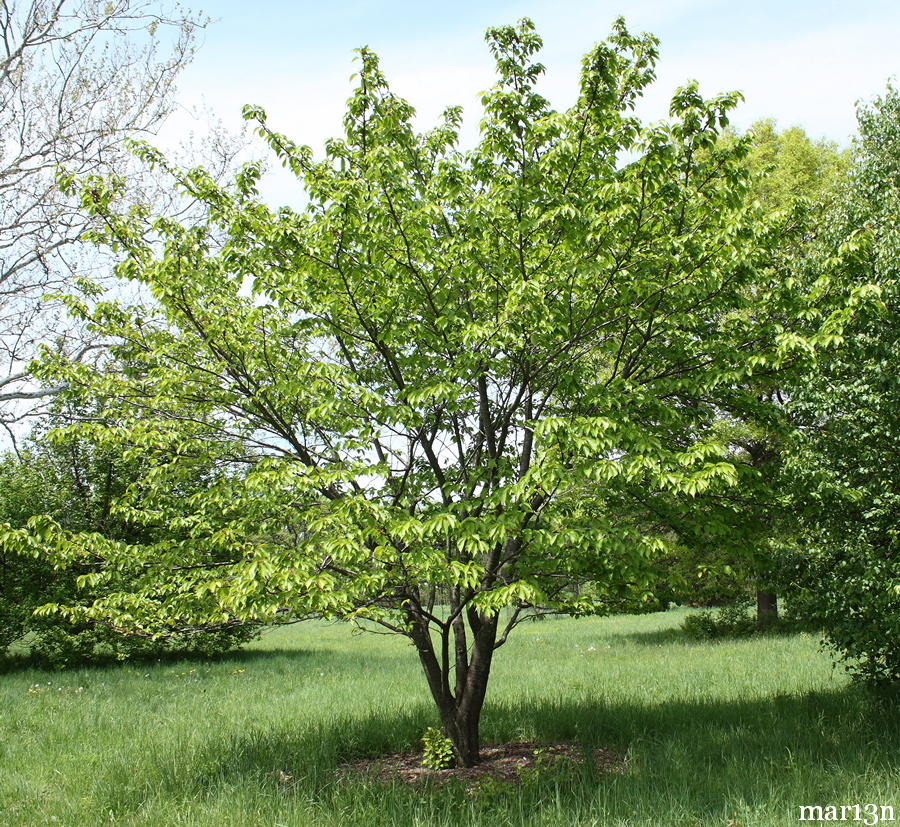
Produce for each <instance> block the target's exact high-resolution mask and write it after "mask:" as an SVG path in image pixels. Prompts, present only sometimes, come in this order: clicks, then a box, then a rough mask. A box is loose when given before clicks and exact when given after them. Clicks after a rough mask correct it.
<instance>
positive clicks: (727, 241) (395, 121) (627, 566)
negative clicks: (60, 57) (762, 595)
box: [5, 20, 856, 765]
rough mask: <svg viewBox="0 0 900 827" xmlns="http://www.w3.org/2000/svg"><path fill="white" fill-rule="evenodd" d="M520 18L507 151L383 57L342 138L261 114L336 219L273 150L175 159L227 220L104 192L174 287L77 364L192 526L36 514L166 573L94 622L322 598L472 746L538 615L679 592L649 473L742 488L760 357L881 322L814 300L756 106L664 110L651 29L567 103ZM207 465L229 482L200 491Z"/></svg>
mask: <svg viewBox="0 0 900 827" xmlns="http://www.w3.org/2000/svg"><path fill="white" fill-rule="evenodd" d="M487 39H488V43H489V45H490V48H491V51H492V52H493V54H494V57H495V59H496V66H497V81H496V83H495V84H494V86H493V87H492V88H491V89H490V91H488V92H487V93H485V95H484V97H483V99H482V102H483V105H484V119H483V121H482V126H481V136H480V141H479V143H478V145H477V146H476V147H475V148H474V149H471V150H466V151H463V150H460V149H458V148H457V146H456V143H457V129H458V125H459V122H460V115H461V113H460V110H459V109H458V108H455V107H451V108H449V109H447V110H446V112H445V114H444V117H443V120H442V122H441V123H440V124H439V125H438V126H436V127H435V128H433V129H431V130H429V131H426V132H417V131H416V130H415V129H414V127H413V125H412V118H413V114H414V112H413V109H412V107H411V106H410V105H409V104H408V103H407V102H406V101H404V100H402V99H401V98H399V97H397V96H395V95H394V94H393V93H392V92H391V91H390V88H389V86H388V84H387V81H386V79H385V78H384V76H383V75H382V73H381V71H380V69H379V64H378V60H377V58H376V56H375V55H374V54H373V53H372V52H370V51H369V50H367V49H362V50H360V52H359V72H358V75H357V83H356V88H355V90H354V93H353V95H352V97H351V99H350V100H349V102H348V106H347V113H346V116H345V119H344V126H345V132H344V135H343V136H342V137H341V138H336V139H333V140H331V141H329V142H328V143H327V144H326V146H325V152H324V155H323V156H319V157H317V156H316V155H315V153H314V152H313V151H312V150H311V149H309V148H308V147H305V146H302V145H299V144H296V143H294V142H293V141H291V140H290V139H289V138H287V137H286V136H284V135H281V134H279V133H278V132H276V131H274V130H273V129H272V128H271V127H270V126H269V124H268V122H267V120H266V116H265V113H264V112H263V111H262V110H260V109H259V108H256V107H248V108H247V110H246V116H247V117H248V118H250V119H252V120H254V121H255V122H256V124H257V127H258V131H259V133H260V135H261V136H262V137H263V138H264V139H265V140H266V141H267V143H268V144H269V145H270V147H271V148H272V150H273V151H274V152H275V153H276V155H277V156H278V158H279V159H280V160H281V161H282V163H283V164H284V165H285V166H287V167H288V168H290V169H291V170H292V171H293V172H294V173H295V175H296V176H297V178H298V180H299V181H300V182H301V184H302V186H303V187H304V190H305V193H306V196H307V198H308V206H307V207H306V208H305V209H304V210H302V211H294V210H291V209H288V208H281V209H278V210H273V209H270V208H269V207H267V206H265V205H264V204H262V203H261V202H260V201H259V200H258V198H257V195H256V189H255V187H256V182H257V180H258V178H259V175H260V170H259V167H258V166H255V165H249V166H247V167H245V168H244V169H243V171H242V172H241V174H240V175H239V176H238V177H237V179H236V181H235V183H234V186H233V187H230V188H223V187H221V186H219V185H217V184H216V183H215V182H214V181H213V180H212V178H211V177H210V176H209V175H208V174H206V173H205V172H204V171H203V170H202V169H193V170H189V171H186V172H182V171H178V170H173V171H172V172H173V174H174V175H175V177H176V180H177V182H178V184H179V185H180V186H181V187H183V188H184V189H185V190H186V191H187V193H188V194H189V195H190V196H192V197H196V198H199V199H200V200H202V201H203V202H204V203H205V204H206V205H207V208H208V211H207V215H206V220H205V221H204V222H199V223H192V224H189V225H186V224H182V223H180V222H178V221H175V220H172V219H169V218H158V219H154V218H153V217H152V216H149V215H148V214H147V213H146V212H140V211H134V210H132V211H130V212H124V213H123V212H117V211H116V201H115V187H114V186H112V185H110V184H109V183H108V182H104V181H102V180H100V179H91V180H89V181H88V182H87V184H86V185H84V186H83V187H82V189H81V190H80V191H81V193H82V198H83V201H84V204H85V206H86V207H88V208H90V209H92V210H93V211H94V212H95V213H96V214H98V215H100V216H102V218H103V219H104V221H105V223H106V226H107V228H108V229H107V231H106V232H105V233H104V234H103V239H104V240H105V241H106V242H107V243H109V244H111V245H112V246H113V247H114V249H115V250H116V251H117V252H118V253H119V254H120V256H121V264H120V265H119V268H118V272H119V274H120V275H121V276H123V277H126V278H130V279H134V280H137V281H139V282H140V283H141V284H143V285H145V286H146V287H147V288H149V290H150V291H152V294H153V296H154V298H155V302H156V304H155V306H154V307H153V308H152V309H148V308H146V307H143V306H141V307H137V306H126V305H124V304H122V303H104V304H101V305H100V306H99V307H96V308H89V307H87V306H84V305H80V304H79V303H78V302H77V300H74V299H73V300H72V301H71V306H72V310H73V312H75V313H76V314H81V315H82V316H84V318H85V321H86V322H87V323H88V324H90V325H91V326H92V327H93V329H94V330H96V331H97V332H99V333H102V334H103V335H104V336H106V337H108V338H110V339H112V340H115V341H118V342H119V343H120V344H119V345H117V346H116V348H115V356H116V358H117V359H118V360H119V362H120V363H121V364H123V365H125V366H126V369H125V370H124V371H104V370H102V369H100V368H98V367H96V366H90V365H80V364H72V363H68V364H67V363H65V362H64V361H62V360H59V359H52V358H50V359H48V364H47V366H46V367H45V372H46V375H47V376H48V377H52V378H54V379H57V380H58V379H63V380H64V381H65V382H67V383H69V384H70V386H71V387H73V388H78V389H79V392H85V393H89V394H91V395H92V396H93V397H94V398H96V399H97V400H98V401H99V404H101V405H102V407H103V410H104V414H105V417H106V420H107V422H112V423H115V424H114V425H110V424H104V423H103V422H95V423H84V424H82V425H81V426H80V428H79V432H80V433H81V434H82V435H89V436H90V438H91V439H93V440H95V441H96V442H97V443H98V444H101V445H102V444H104V443H107V442H108V443H111V444H115V445H123V444H124V445H127V446H128V451H126V459H127V458H128V457H129V456H134V457H141V458H142V461H143V462H144V464H145V468H146V474H145V476H144V479H143V480H142V481H141V482H140V483H139V484H134V485H132V486H130V487H129V489H128V492H127V493H126V494H125V496H124V497H123V498H122V499H121V500H120V501H119V502H118V503H117V504H116V506H115V508H116V509H117V513H119V514H122V515H127V517H128V519H131V520H136V521H139V522H144V523H148V524H161V523H165V524H167V525H170V526H174V527H177V528H178V529H179V530H180V531H183V532H184V535H183V539H171V538H170V539H167V540H165V541H163V542H155V543H154V542H151V543H125V542H115V541H111V540H109V539H106V538H101V537H98V536H86V535H84V534H73V533H66V532H62V531H60V530H59V529H58V527H56V526H54V525H53V524H52V523H47V522H43V523H33V525H32V533H31V534H30V535H28V536H26V535H25V533H22V532H20V533H16V532H7V533H6V535H5V537H6V540H7V542H10V541H12V542H20V543H26V544H27V543H29V542H30V543H32V544H34V546H35V547H37V545H40V544H41V543H47V542H52V543H54V544H55V545H56V546H57V547H58V548H59V550H60V551H61V552H62V554H63V555H64V556H69V557H71V558H73V559H78V557H79V556H80V555H84V554H94V555H98V556H101V557H102V558H103V559H105V560H107V561H108V564H109V569H110V571H112V570H120V571H121V570H133V571H134V572H135V579H134V580H132V582H137V583H138V584H139V585H140V588H137V589H136V590H134V591H130V592H128V593H119V594H115V593H113V594H109V595H107V596H105V597H104V598H103V599H100V600H98V601H96V602H95V603H94V604H93V605H92V606H91V607H88V608H86V609H85V608H81V609H74V610H71V611H72V612H73V613H75V614H76V615H77V616H81V617H84V616H87V617H93V618H101V617H102V618H104V619H106V620H108V621H110V622H112V623H114V624H118V625H120V626H123V627H137V628H141V627H142V626H143V625H145V624H149V622H150V621H149V619H150V618H154V619H158V618H160V617H162V618H164V619H165V620H166V621H167V622H171V623H174V622H176V621H177V620H178V619H180V618H190V619H191V621H192V622H194V623H198V622H199V623H203V622H207V623H210V624H212V623H221V622H223V621H226V620H228V619H229V618H241V619H251V620H257V621H262V622H271V621H277V620H278V619H285V618H292V617H296V616H306V615H309V614H319V615H324V616H328V617H342V618H348V619H353V620H356V621H359V622H361V623H365V624H367V625H368V626H370V627H372V628H379V627H380V628H381V629H382V630H384V631H390V632H394V633H397V634H400V635H405V636H406V637H408V638H409V639H410V640H411V642H412V643H413V644H414V646H415V647H416V650H417V653H418V656H419V658H420V660H421V663H422V666H423V669H424V672H425V676H426V679H427V683H428V686H429V688H430V691H431V693H432V696H433V697H434V700H435V702H436V705H437V707H438V710H439V712H440V715H441V719H442V723H443V725H444V729H445V731H446V733H447V735H448V736H449V737H450V738H451V739H452V741H453V744H454V752H455V755H456V759H457V761H458V762H459V763H461V764H463V765H470V764H472V763H474V762H476V761H477V760H478V755H479V753H478V721H479V716H480V713H481V708H482V704H483V702H484V697H485V692H486V688H487V681H488V675H489V673H490V666H491V661H492V658H493V654H494V651H495V650H496V649H497V648H498V647H500V646H502V644H503V642H504V641H505V640H506V638H507V635H508V634H509V633H510V631H511V630H512V629H513V628H514V627H515V626H516V624H517V623H519V622H521V621H522V620H523V619H524V618H526V617H528V616H530V615H533V614H535V613H541V612H545V611H556V612H590V611H606V610H609V609H610V607H612V606H615V605H616V604H617V601H620V600H622V599H624V598H626V597H628V598H633V597H634V596H635V595H638V596H639V595H641V594H642V593H644V592H646V591H647V590H648V589H649V587H650V585H651V584H652V582H653V561H654V559H655V557H656V556H657V555H659V554H660V553H661V552H662V551H663V550H664V549H665V547H666V543H667V534H666V533H665V532H663V531H655V530H653V526H652V523H651V522H650V521H648V520H646V519H643V518H644V517H645V516H646V515H642V514H635V511H634V507H633V503H634V498H633V492H634V489H635V487H636V486H640V487H642V488H643V489H644V490H646V491H649V492H654V493H665V494H666V495H667V496H671V497H674V498H678V499H680V500H684V499H689V498H691V497H694V496H696V495H698V494H700V493H703V492H706V493H712V492H715V491H718V490H727V488H728V487H729V486H730V485H731V484H733V483H734V481H735V480H736V478H737V475H736V470H735V464H734V457H733V453H732V452H730V450H729V448H728V446H727V445H726V444H725V442H724V440H723V439H722V435H721V433H720V432H719V431H718V430H717V429H716V428H715V427H713V425H714V423H715V422H716V421H717V420H718V419H719V418H720V417H721V415H722V412H723V411H748V410H751V409H753V410H756V411H757V412H758V413H759V415H762V414H763V412H764V410H765V408H766V406H768V405H770V404H771V402H770V400H767V399H766V398H765V397H763V398H760V396H759V394H758V393H757V392H756V388H755V386H754V384H753V383H752V382H750V381H749V380H750V379H751V377H754V378H756V377H759V376H761V375H765V374H767V373H773V374H774V373H775V372H777V371H778V370H779V369H780V368H781V366H783V365H784V364H786V363H788V362H791V361H793V360H797V359H802V358H805V356H806V355H808V354H809V353H811V352H814V351H815V349H816V348H817V347H818V346H819V345H822V344H827V343H828V342H830V341H832V340H833V339H834V338H835V337H837V336H839V335H840V331H841V329H842V327H843V324H844V323H845V321H846V319H847V317H848V314H849V312H850V311H849V310H848V308H847V307H841V308H838V309H837V310H834V311H833V312H831V311H829V312H823V311H822V310H821V309H820V306H822V302H823V296H827V295H828V293H829V290H830V289H831V284H830V280H829V276H828V274H827V272H826V273H823V274H822V275H821V277H820V278H819V279H817V280H816V281H815V282H814V283H812V284H808V285H802V286H803V289H802V290H801V289H800V287H801V285H800V283H799V282H798V281H797V280H793V279H784V278H783V277H782V275H783V271H782V270H781V269H780V268H779V260H780V257H782V256H784V255H787V252H786V250H787V249H788V247H789V242H790V239H791V233H793V232H795V229H793V228H792V226H791V225H790V224H789V223H785V222H782V221H776V220H768V219H766V217H765V216H764V215H763V214H762V212H761V211H760V210H759V209H758V208H757V207H755V206H754V205H753V204H752V203H751V202H750V200H749V199H748V198H747V193H748V188H749V186H750V181H749V178H748V173H747V166H746V163H745V159H746V157H747V154H748V152H749V151H750V148H751V141H750V139H749V138H748V137H746V136H744V137H740V138H738V139H736V140H733V141H728V142H722V141H720V140H719V137H720V136H721V134H722V130H723V129H724V128H725V127H726V125H727V123H728V117H729V113H730V111H731V110H732V109H733V107H734V106H735V105H736V104H737V103H738V101H739V98H740V96H739V95H738V94H735V93H730V94H723V95H719V96H716V97H713V98H709V99H707V98H704V97H703V96H701V94H700V92H699V91H698V88H697V86H696V84H688V85H687V86H685V87H684V88H682V89H680V90H678V92H677V93H676V94H675V96H674V98H673V100H672V103H671V118H670V120H669V121H667V122H664V123H659V124H653V125H644V124H642V123H641V122H640V121H639V120H638V119H637V118H636V117H635V116H634V114H633V108H634V105H635V102H636V100H637V99H638V97H639V96H640V94H641V93H642V91H643V90H644V88H645V87H646V86H647V85H648V84H650V83H651V82H652V80H653V79H654V66H655V62H656V58H657V41H656V39H655V38H653V37H652V36H650V35H641V36H635V35H632V34H631V33H629V32H628V30H627V29H626V27H625V24H624V22H622V21H621V20H620V21H618V22H617V23H616V24H615V26H614V28H613V31H612V34H611V35H610V37H609V39H608V40H606V41H605V42H603V43H601V44H600V45H598V46H597V47H596V48H594V49H593V50H592V51H591V52H590V53H589V54H588V55H586V56H585V58H584V61H583V64H582V72H581V84H580V91H579V95H578V99H577V101H576V103H575V104H574V105H573V106H572V107H571V108H569V109H568V110H566V111H563V112H557V111H555V110H553V109H552V108H551V106H550V104H549V102H548V101H547V100H545V99H544V98H543V97H542V96H541V95H540V94H539V92H538V91H537V83H538V81H539V78H540V76H541V74H542V72H543V66H542V65H541V64H540V63H538V62H537V61H536V54H537V52H538V51H539V48H540V45H541V41H540V38H539V37H538V35H537V34H536V32H535V30H534V27H533V25H532V24H531V23H530V21H527V20H523V21H521V22H520V23H518V24H517V25H515V26H505V27H500V28H495V29H491V30H489V31H488V35H487ZM141 152H142V155H143V157H144V158H145V159H146V160H148V161H149V162H150V163H154V164H163V165H164V164H165V161H164V159H162V157H161V156H160V155H159V153H157V152H155V151H154V150H152V149H150V148H149V147H143V148H142V150H141ZM73 186H74V184H73ZM148 221H149V222H152V226H153V229H154V232H155V233H156V237H157V239H158V241H155V242H149V241H147V240H146V239H147V238H148V235H147V233H146V229H147V222H148ZM855 246H856V241H855V240H854V238H853V237H851V238H849V239H848V240H845V241H844V242H843V243H842V245H840V251H836V255H837V253H838V252H840V255H841V256H851V255H852V253H853V251H854V249H855ZM197 465H200V466H202V467H204V468H212V469H214V470H213V472H212V476H211V478H210V484H209V485H208V486H207V487H205V488H204V489H203V490H200V491H198V492H196V493H195V494H193V495H192V496H191V497H190V498H189V499H188V500H187V501H185V500H184V499H183V498H179V497H176V496H173V493H172V492H173V491H176V490H177V489H178V485H179V480H181V479H183V478H184V476H185V475H189V474H191V473H192V469H193V468H195V467H196V466H197ZM623 504H627V505H628V507H627V508H626V507H623ZM211 560H215V561H216V562H215V563H214V564H213V563H210V561H211ZM90 577H91V578H93V580H91V581H90V582H93V583H96V582H97V578H100V577H102V575H101V574H97V575H91V576H90ZM585 583H590V584H591V587H590V588H589V589H588V588H582V586H583V585H584V584H585Z"/></svg>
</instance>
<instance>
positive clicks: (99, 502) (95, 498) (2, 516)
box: [0, 399, 258, 666]
mask: <svg viewBox="0 0 900 827" xmlns="http://www.w3.org/2000/svg"><path fill="white" fill-rule="evenodd" d="M96 418H97V411H96V409H93V408H92V407H91V406H90V405H86V404H84V403H79V402H78V401H76V400H74V399H70V400H68V401H67V402H66V403H63V402H62V401H61V400H60V399H57V400H55V401H54V403H53V404H52V405H51V409H50V411H49V412H48V414H47V417H46V419H45V420H42V422H41V423H40V425H39V426H38V427H37V428H36V429H35V430H34V431H32V433H31V434H30V435H29V437H28V439H27V440H26V442H25V443H24V445H23V446H22V450H21V451H20V452H19V453H13V452H11V451H10V452H7V453H5V454H4V455H2V456H0V523H5V524H6V525H8V526H10V527H12V528H21V527H23V526H24V525H26V524H27V522H28V520H29V519H31V518H32V517H34V516H35V515H47V516H49V517H51V518H52V519H54V520H55V521H57V523H58V524H59V525H60V526H61V527H63V528H65V529H66V530H68V531H73V532H91V533H96V534H97V535H99V536H102V537H104V538H108V539H114V540H119V541H124V542H130V543H134V542H138V541H144V542H156V543H160V542H164V541H165V540H167V539H170V538H172V537H178V536H179V533H178V530H177V528H173V527H171V526H167V525H155V526H151V525H147V524H144V525H136V524H133V523H129V522H128V521H127V520H123V519H122V518H121V517H119V516H117V515H116V514H114V513H113V504H114V503H115V502H116V500H117V499H118V498H120V497H121V496H122V494H123V492H124V491H125V490H126V489H127V488H128V486H129V485H134V484H137V483H139V482H140V480H141V479H142V473H141V472H142V468H141V460H140V458H138V457H130V456H126V455H125V453H124V452H123V451H122V450H121V449H119V450H116V449H114V448H113V449H110V448H100V447H98V446H96V445H94V444H92V443H91V441H90V440H89V439H85V438H84V437H81V436H79V435H78V434H77V433H75V432H73V431H70V432H68V433H62V432H60V431H57V432H56V433H55V435H54V436H53V437H51V436H50V433H51V432H52V429H53V428H59V427H60V426H67V425H70V424H71V423H72V422H73V421H79V420H80V421H96ZM205 477H206V473H204V470H203V469H198V472H197V473H196V474H195V475H194V476H193V477H192V478H187V479H185V480H184V481H183V482H182V484H181V485H180V487H179V489H178V490H177V491H175V492H173V495H174V496H177V497H181V498H182V499H187V498H188V497H190V496H191V495H192V494H193V493H195V492H196V491H197V490H199V489H201V488H202V487H203V486H204V485H205V484H206V479H205ZM106 565H107V561H105V560H104V559H102V558H101V557H99V556H96V555H94V556H92V557H85V558H83V559H82V560H80V561H79V563H78V565H76V566H73V567H70V568H60V567H59V566H58V565H56V561H55V560H54V559H53V558H52V557H51V556H49V555H47V554H43V553H38V554H28V553H24V554H23V553H21V552H17V551H16V550H14V549H9V548H0V655H2V654H3V652H4V651H5V650H6V649H7V648H8V647H9V646H10V645H12V644H16V643H18V644H19V647H18V648H19V650H22V649H23V648H24V649H26V650H27V651H28V653H29V656H30V659H31V660H34V661H39V662H45V663H50V664H51V665H53V666H68V665H72V664H74V663H83V662H89V661H96V660H98V659H108V658H110V657H116V658H118V659H120V660H121V659H126V658H134V657H149V656H153V657H159V656H161V655H169V654H172V653H178V654H180V655H187V654H196V653H201V654H207V655H208V654H216V653H220V652H223V651H226V650H228V649H230V648H233V647H234V646H237V645H238V644H240V643H242V642H245V641H247V640H249V639H250V638H251V637H253V636H254V635H255V634H257V632H258V627H257V626H254V625H253V624H238V623H232V624H219V625H211V626H210V625H208V626H207V627H205V628H202V629H201V628H196V627H191V626H185V625H176V624H172V623H170V624H168V625H157V627H156V628H155V630H154V632H155V635H156V638H155V639H153V637H151V636H150V635H142V636H136V635H128V634H123V633H122V630H118V629H115V628H112V627H110V625H109V624H104V623H102V622H100V623H98V622H90V621H84V620H83V621H81V622H78V623H75V624H73V623H70V622H68V621H67V620H66V619H65V618H62V617H59V616H58V615H43V616H36V615H35V614H34V612H35V610H36V609H37V608H39V607H40V606H43V605H45V604H47V603H51V602H54V603H65V604H68V605H76V604H80V605H90V604H92V603H93V602H94V601H95V600H97V599H98V598H100V597H102V595H103V593H104V591H103V589H91V588H81V589H79V588H78V587H77V582H76V581H77V579H78V577H80V576H87V575H91V574H95V573H97V572H102V571H104V568H105V566H106ZM139 582H140V581H139ZM104 588H105V589H106V590H107V591H108V590H111V589H114V590H115V591H118V592H122V591H128V590H129V589H133V588H138V586H137V585H135V584H134V583H132V582H131V581H130V580H129V577H128V575H127V574H126V575H125V576H123V575H121V574H119V573H116V572H107V577H106V583H105V587H104Z"/></svg>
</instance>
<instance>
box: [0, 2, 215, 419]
mask: <svg viewBox="0 0 900 827" xmlns="http://www.w3.org/2000/svg"><path fill="white" fill-rule="evenodd" d="M206 22H207V21H206V20H205V19H204V18H202V17H200V16H197V15H195V14H192V13H189V12H186V11H184V10H183V9H182V8H180V7H177V6H175V7H171V8H169V9H163V8H161V7H160V5H159V3H157V2H154V1H153V0H109V2H106V1H105V0H102V1H101V0H29V1H27V2H17V0H0V425H2V426H3V427H5V428H7V429H9V427H10V424H11V423H12V422H14V421H16V420H20V419H22V418H23V417H27V416H30V415H33V413H34V403H35V400H43V399H47V398H49V397H50V396H52V395H53V393H54V391H55V388H52V387H41V386H39V385H38V384H37V383H35V382H34V381H32V379H31V377H30V375H29V371H28V361H29V360H30V358H31V357H32V356H33V355H34V353H35V350H36V348H37V347H38V345H40V344H41V343H43V344H48V345H50V346H52V347H55V348H59V349H63V350H65V351H66V352H67V353H69V354H75V355H78V356H87V355H88V354H89V353H92V352H96V350H94V349H93V348H92V343H90V342H89V341H85V339H84V336H83V335H82V332H81V331H78V330H77V329H75V328H73V327H72V326H71V323H69V322H66V321H65V314H64V313H63V312H62V308H61V306H60V303H59V302H56V301H54V300H53V299H52V298H50V296H51V295H52V294H53V293H54V291H57V290H60V289H63V288H65V289H66V290H71V289H72V287H73V286H74V285H76V284H78V283H81V282H80V281H79V280H80V279H81V278H82V277H85V276H90V275H97V273H98V270H102V269H103V265H102V263H101V262H99V261H98V259H97V258H96V256H95V255H93V254H91V255H85V254H84V253H83V252H82V251H81V249H80V245H77V244H75V242H77V241H78V240H79V239H81V238H82V236H83V235H84V233H85V231H86V230H87V229H88V228H89V226H90V221H91V219H89V218H88V217H87V216H86V215H85V214H84V212H83V211H82V210H81V209H80V205H79V203H78V201H77V199H73V198H71V197H68V196H66V195H65V194H64V193H63V192H61V190H60V188H59V186H58V185H57V176H58V174H59V172H60V171H61V170H65V171H66V172H69V173H72V174H74V175H77V176H79V177H81V176H85V175H89V174H92V173H100V174H108V173H113V172H124V171H125V170H126V169H128V167H129V166H130V163H129V161H130V156H129V154H128V152H127V150H126V149H125V145H124V142H125V139H126V138H129V137H147V136H150V135H153V134H155V132H156V131H157V130H158V128H159V127H160V125H161V124H162V122H163V121H164V119H165V118H166V116H167V115H168V114H169V113H170V111H171V108H172V106H173V92H174V83H175V81H176V78H177V77H178V75H179V73H180V71H181V70H182V69H183V68H184V66H185V65H186V64H187V62H188V61H189V60H190V59H191V56H192V54H193V51H194V48H195V45H196V40H197V35H198V33H199V31H200V30H201V29H202V27H203V26H205V25H206ZM129 171H130V170H129ZM129 179H130V180H134V178H133V176H132V175H129ZM139 186H140V184H139ZM144 195H145V196H146V193H144Z"/></svg>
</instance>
